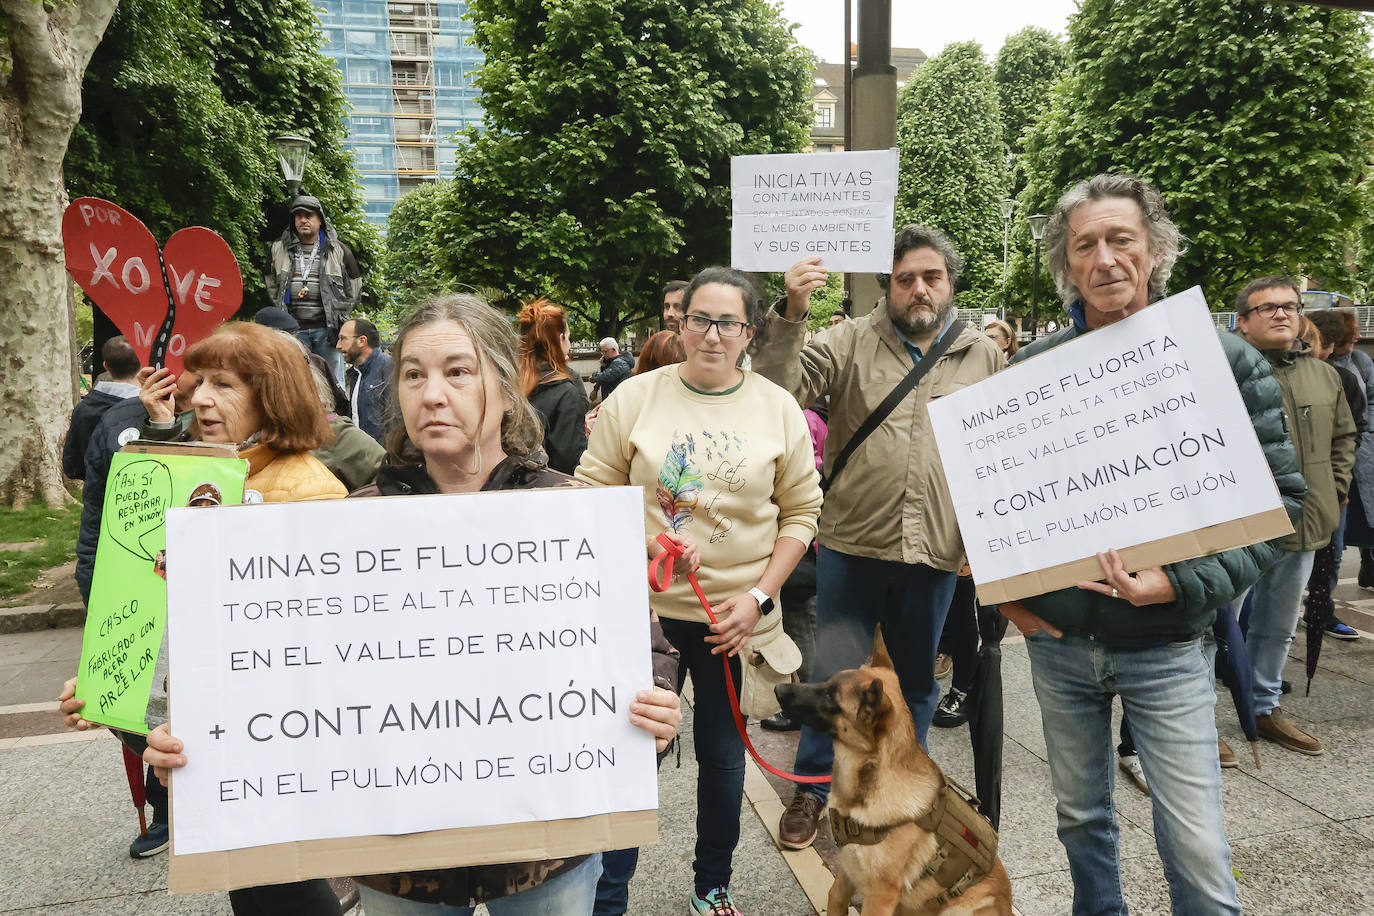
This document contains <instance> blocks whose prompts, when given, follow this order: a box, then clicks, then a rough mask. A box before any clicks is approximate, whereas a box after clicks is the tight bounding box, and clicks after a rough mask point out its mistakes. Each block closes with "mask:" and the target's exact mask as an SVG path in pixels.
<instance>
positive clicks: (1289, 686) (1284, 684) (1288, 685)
mask: <svg viewBox="0 0 1374 916" xmlns="http://www.w3.org/2000/svg"><path fill="white" fill-rule="evenodd" d="M1292 692H1293V682H1292V681H1279V693H1292Z"/></svg>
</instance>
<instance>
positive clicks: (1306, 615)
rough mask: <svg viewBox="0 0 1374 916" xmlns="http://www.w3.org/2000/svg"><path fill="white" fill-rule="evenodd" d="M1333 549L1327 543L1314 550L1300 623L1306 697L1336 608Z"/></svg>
mask: <svg viewBox="0 0 1374 916" xmlns="http://www.w3.org/2000/svg"><path fill="white" fill-rule="evenodd" d="M1337 562H1338V558H1337V556H1336V547H1335V545H1334V544H1328V545H1327V546H1325V547H1323V548H1322V549H1321V550H1318V551H1317V555H1316V558H1315V559H1314V561H1313V564H1312V575H1311V576H1310V577H1309V578H1308V580H1307V606H1306V608H1305V609H1304V610H1303V614H1302V620H1303V623H1305V624H1306V625H1307V694H1306V695H1307V696H1311V695H1312V676H1313V675H1315V674H1316V673H1317V659H1319V658H1321V654H1322V635H1323V634H1324V633H1325V632H1326V626H1327V624H1329V623H1330V622H1331V621H1332V620H1334V619H1335V617H1336V605H1335V603H1334V602H1332V600H1331V583H1332V582H1334V581H1335V579H1336V564H1337Z"/></svg>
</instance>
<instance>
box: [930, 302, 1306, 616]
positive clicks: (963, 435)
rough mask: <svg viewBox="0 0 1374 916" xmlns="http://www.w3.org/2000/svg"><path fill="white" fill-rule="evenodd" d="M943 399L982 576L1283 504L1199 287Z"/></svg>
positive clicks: (954, 480) (948, 469)
mask: <svg viewBox="0 0 1374 916" xmlns="http://www.w3.org/2000/svg"><path fill="white" fill-rule="evenodd" d="M929 409H930V417H931V422H932V424H933V427H934V431H935V437H936V442H937V444H938V446H939V449H940V458H941V460H942V462H943V463H944V468H945V474H946V477H947V479H948V480H949V487H950V491H951V492H952V493H953V495H954V508H955V512H956V514H957V516H958V519H959V527H960V530H961V531H962V532H963V536H964V547H965V549H966V550H967V552H968V558H969V565H970V567H971V568H972V571H973V576H974V579H975V580H976V581H977V582H978V583H979V585H980V586H981V585H983V584H984V583H988V582H996V581H998V580H1002V579H1008V578H1011V577H1013V576H1018V575H1022V574H1025V573H1030V572H1035V571H1038V570H1047V569H1050V568H1051V567H1055V566H1059V565H1060V564H1065V563H1071V562H1073V561H1077V560H1082V559H1083V558H1085V557H1092V556H1093V555H1094V554H1096V553H1098V552H1100V551H1104V550H1107V549H1109V548H1116V549H1118V550H1120V549H1124V548H1127V547H1132V546H1135V545H1138V544H1145V543H1147V542H1152V541H1157V540H1160V539H1163V538H1172V537H1177V536H1179V535H1183V534H1186V533H1188V532H1194V531H1198V530H1199V529H1203V528H1207V527H1210V526H1213V525H1219V524H1222V523H1224V522H1231V521H1235V520H1237V519H1241V518H1245V517H1249V516H1253V515H1257V514H1259V513H1263V512H1266V511H1268V510H1272V509H1281V508H1282V501H1281V500H1280V498H1279V493H1278V488H1277V487H1276V486H1275V484H1274V478H1273V475H1272V473H1271V472H1270V470H1269V464H1268V462H1267V461H1266V460H1265V457H1264V452H1263V450H1262V449H1261V447H1260V444H1259V441H1258V440H1257V439H1256V437H1255V430H1254V426H1253V424H1252V422H1251V420H1250V415H1249V413H1248V412H1247V411H1246V408H1245V403H1244V402H1243V401H1242V400H1241V396H1240V392H1239V391H1238V390H1237V388H1236V382H1235V378H1234V376H1233V375H1232V374H1231V370H1230V366H1229V364H1228V363H1227V360H1226V355H1225V352H1224V351H1223V350H1222V347H1221V342H1220V341H1219V340H1218V339H1217V332H1216V330H1215V328H1214V326H1213V324H1212V319H1211V315H1210V313H1209V311H1208V309H1207V303H1206V301H1205V300H1204V299H1203V297H1202V292H1201V290H1200V289H1198V288H1196V287H1195V288H1193V289H1189V290H1186V291H1185V292H1182V293H1179V294H1178V295H1176V296H1171V297H1169V298H1168V299H1164V300H1162V301H1160V302H1157V303H1155V304H1154V305H1151V306H1150V307H1149V308H1146V309H1144V310H1142V311H1140V312H1137V313H1136V314H1135V315H1133V316H1132V317H1130V318H1127V319H1125V320H1124V321H1120V322H1117V323H1115V324H1112V325H1109V326H1107V327H1105V328H1101V329H1098V330H1096V331H1093V332H1092V333H1091V334H1088V335H1085V336H1082V337H1079V338H1076V339H1074V340H1072V341H1070V342H1068V343H1066V344H1063V345H1061V346H1058V347H1055V348H1054V349H1053V350H1050V351H1049V352H1047V353H1044V354H1041V355H1039V356H1036V357H1035V358H1032V359H1029V360H1026V361H1025V362H1023V363H1018V364H1017V365H1015V366H1013V367H1011V368H1010V369H1007V370H1006V371H1004V372H1000V373H998V374H997V375H994V376H992V377H991V378H989V379H987V380H985V381H982V382H979V383H978V384H976V385H971V386H969V387H968V388H965V389H963V390H962V391H958V392H956V393H954V394H952V395H950V396H948V397H944V398H940V399H939V400H936V401H932V402H931V404H930V408H929ZM1196 555H1197V551H1196V550H1190V549H1189V548H1188V546H1187V545H1183V544H1180V552H1179V554H1178V555H1177V556H1175V557H1173V558H1172V560H1178V559H1184V558H1186V557H1188V556H1196ZM1172 560H1171V562H1172ZM1084 578H1100V573H1099V574H1097V575H1092V576H1085V577H1084ZM1024 594H1038V592H1034V591H1032V592H1022V595H1023V596H1024Z"/></svg>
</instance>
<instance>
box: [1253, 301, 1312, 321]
mask: <svg viewBox="0 0 1374 916" xmlns="http://www.w3.org/2000/svg"><path fill="white" fill-rule="evenodd" d="M1279 312H1283V313H1284V314H1285V315H1293V316H1297V315H1301V314H1302V303H1301V302H1266V303H1264V304H1263V305H1257V306H1255V307H1254V308H1252V309H1248V310H1247V311H1246V312H1245V314H1246V315H1258V316H1260V317H1261V318H1273V317H1274V315H1276V314H1277V313H1279Z"/></svg>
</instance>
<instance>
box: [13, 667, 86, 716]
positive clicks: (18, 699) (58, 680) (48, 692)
mask: <svg viewBox="0 0 1374 916" xmlns="http://www.w3.org/2000/svg"><path fill="white" fill-rule="evenodd" d="M5 667H6V668H12V669H13V674H12V675H11V676H10V677H9V678H7V679H4V680H0V700H3V702H0V706H12V705H14V704H17V703H34V702H37V701H39V700H55V699H57V695H58V694H59V693H61V692H62V685H63V684H64V683H66V681H67V678H69V677H71V676H72V675H74V674H76V668H77V661H76V660H75V659H57V660H52V661H38V662H32V663H30V664H26V665H14V666H10V665H6V666H5ZM3 676H4V672H3V671H0V677H3Z"/></svg>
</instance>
